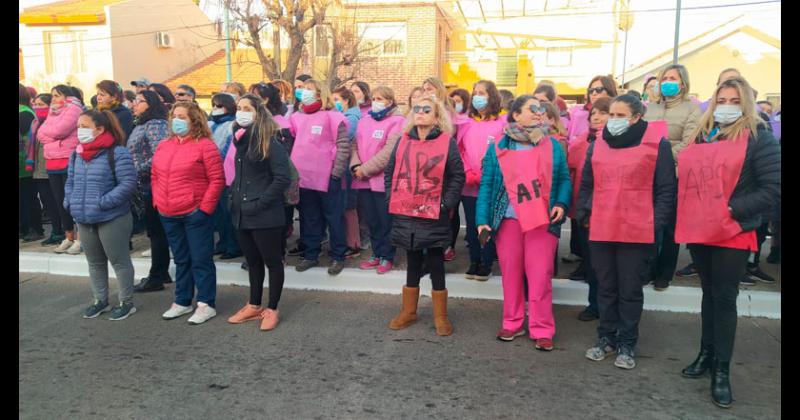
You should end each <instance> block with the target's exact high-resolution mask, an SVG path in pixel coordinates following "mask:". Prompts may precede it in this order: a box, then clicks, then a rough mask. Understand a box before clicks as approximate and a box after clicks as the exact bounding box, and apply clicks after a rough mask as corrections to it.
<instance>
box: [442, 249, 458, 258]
mask: <svg viewBox="0 0 800 420" xmlns="http://www.w3.org/2000/svg"><path fill="white" fill-rule="evenodd" d="M454 259H456V250H455V249H453V247H447V249H446V250H445V251H444V260H445V261H453V260H454Z"/></svg>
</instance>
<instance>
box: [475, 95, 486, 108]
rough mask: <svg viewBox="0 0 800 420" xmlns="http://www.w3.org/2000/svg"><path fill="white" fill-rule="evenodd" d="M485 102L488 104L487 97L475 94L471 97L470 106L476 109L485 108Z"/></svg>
mask: <svg viewBox="0 0 800 420" xmlns="http://www.w3.org/2000/svg"><path fill="white" fill-rule="evenodd" d="M487 104H489V98H487V97H486V96H480V95H475V96H473V97H472V106H473V107H475V109H477V110H478V111H480V110H482V109H483V108H486V105H487Z"/></svg>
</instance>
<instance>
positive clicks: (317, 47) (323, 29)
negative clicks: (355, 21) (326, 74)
mask: <svg viewBox="0 0 800 420" xmlns="http://www.w3.org/2000/svg"><path fill="white" fill-rule="evenodd" d="M329 32H330V28H328V27H327V26H321V25H320V26H316V27H314V55H315V56H317V57H328V56H329V55H331V39H330V37H329V36H328V33H329Z"/></svg>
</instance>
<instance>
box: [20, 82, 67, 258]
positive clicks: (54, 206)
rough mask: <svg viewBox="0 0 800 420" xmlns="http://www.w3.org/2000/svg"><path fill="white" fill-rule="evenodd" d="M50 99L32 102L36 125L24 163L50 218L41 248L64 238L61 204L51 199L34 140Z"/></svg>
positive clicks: (40, 150) (41, 148)
mask: <svg viewBox="0 0 800 420" xmlns="http://www.w3.org/2000/svg"><path fill="white" fill-rule="evenodd" d="M52 99H53V95H51V94H49V93H40V94H39V95H37V96H36V99H34V101H33V112H35V113H36V120H37V123H36V124H34V127H33V139H32V141H31V147H30V148H29V149H28V159H27V162H26V163H29V164H30V165H31V166H32V169H33V184H34V186H35V187H36V192H37V193H38V194H39V198H40V199H41V201H42V205H43V206H44V211H46V212H47V215H48V216H49V218H50V225H51V227H52V230H51V231H50V237H48V238H47V239H45V240H44V241H42V242H41V244H42V246H47V245H56V244H59V243H61V241H63V240H64V238H65V236H64V228H62V227H61V218H60V217H59V216H58V214H59V213H58V212H59V210H58V208H59V207H61V203H57V202H56V200H55V198H54V197H53V190H52V188H51V186H50V180H49V177H48V175H47V167H46V165H45V158H44V145H43V144H42V142H40V141H38V140H37V138H36V132H37V131H38V128H39V127H41V126H42V124H44V122H45V120H46V119H47V114H48V113H49V112H50V101H51V100H52ZM23 242H24V240H23Z"/></svg>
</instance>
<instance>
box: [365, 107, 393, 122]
mask: <svg viewBox="0 0 800 420" xmlns="http://www.w3.org/2000/svg"><path fill="white" fill-rule="evenodd" d="M395 108H397V106H395V105H392V106H390V107H388V108H386V109H384V110H383V111H381V112H372V111H369V116H370V117H372V119H373V120H375V121H381V120H383V119H384V118H386V117H387V116H388V115H389V113H390V112H392V111H394V109H395Z"/></svg>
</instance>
